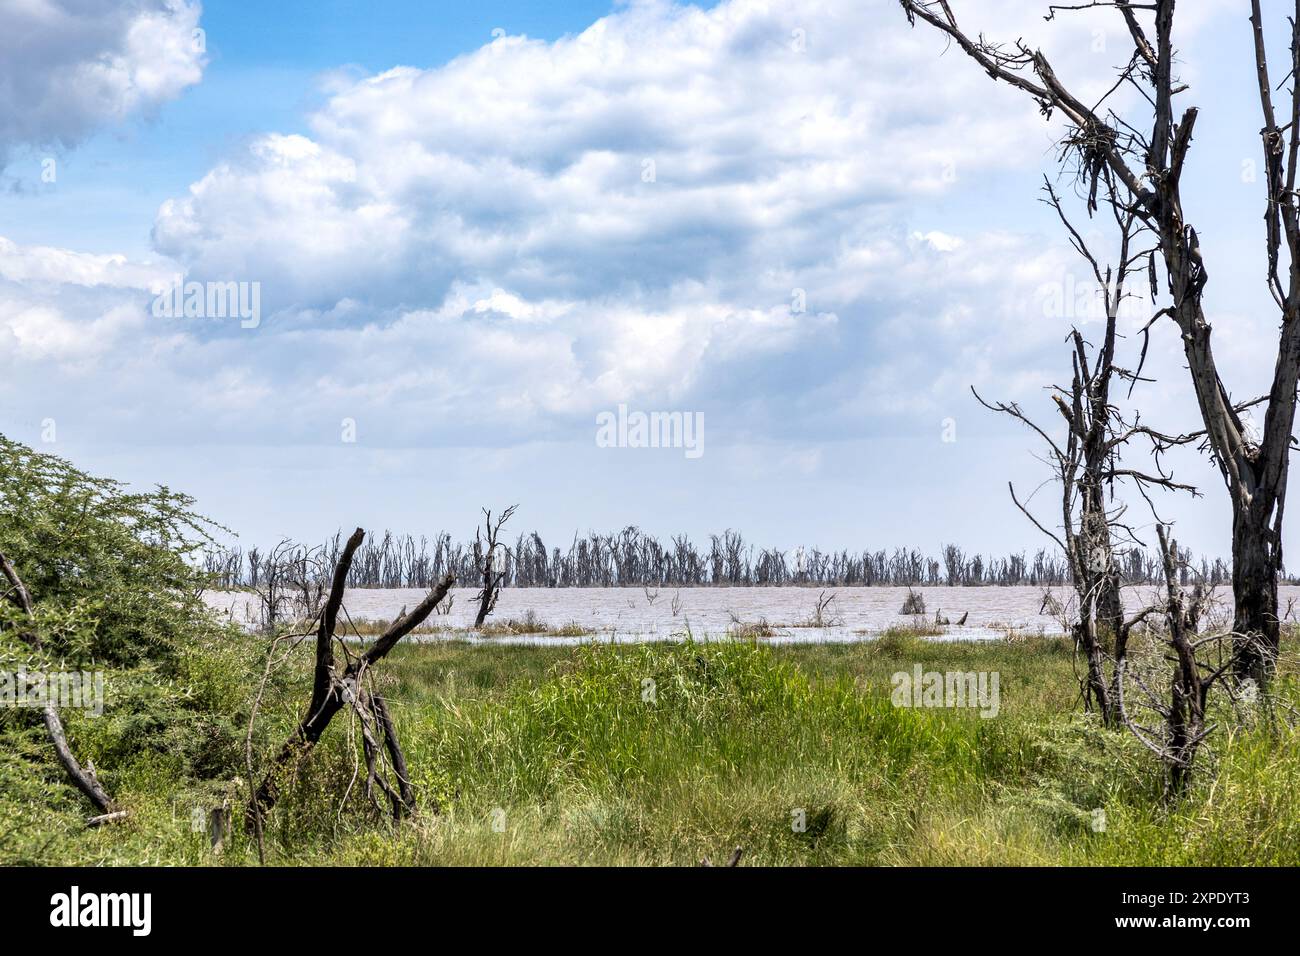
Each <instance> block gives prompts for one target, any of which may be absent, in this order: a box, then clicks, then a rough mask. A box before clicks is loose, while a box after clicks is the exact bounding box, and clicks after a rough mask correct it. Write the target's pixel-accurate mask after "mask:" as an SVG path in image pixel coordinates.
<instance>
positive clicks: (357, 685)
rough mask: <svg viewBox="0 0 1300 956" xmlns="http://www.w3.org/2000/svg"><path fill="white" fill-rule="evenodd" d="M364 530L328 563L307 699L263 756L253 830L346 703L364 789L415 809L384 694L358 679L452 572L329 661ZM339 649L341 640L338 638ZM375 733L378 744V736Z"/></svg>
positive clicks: (402, 809) (418, 620) (405, 809)
mask: <svg viewBox="0 0 1300 956" xmlns="http://www.w3.org/2000/svg"><path fill="white" fill-rule="evenodd" d="M364 538H365V532H364V531H362V529H360V528H358V529H357V530H356V531H355V532H353V534H352V537H350V538H349V539H348V541H347V544H346V545H345V546H344V548H343V552H342V553H341V554H340V556H339V559H338V563H337V564H336V565H335V568H334V577H333V580H332V581H331V584H330V591H329V596H328V597H327V598H326V600H325V604H324V605H323V607H322V608H321V611H320V618H319V624H318V627H317V629H316V667H315V671H314V673H313V679H312V693H311V700H310V702H309V703H308V705H307V712H306V714H305V715H304V717H303V719H302V721H301V723H299V725H298V729H297V730H296V731H295V732H294V734H293V736H292V737H290V738H289V739H288V740H287V741H286V742H285V743H284V745H283V746H282V747H281V748H280V750H279V751H278V752H277V753H276V755H275V757H274V758H273V759H272V761H271V766H270V768H269V769H268V770H267V772H266V774H265V775H264V776H263V778H262V783H261V785H260V786H259V787H258V789H257V791H256V792H255V793H254V795H253V798H252V799H251V800H250V801H249V804H248V809H247V811H246V817H247V819H248V821H249V824H250V829H256V830H257V831H258V832H260V831H261V822H262V820H263V818H264V817H265V816H266V813H267V812H268V811H269V810H270V809H271V808H272V807H274V806H275V803H276V801H277V800H278V799H279V796H280V790H281V786H282V785H283V782H284V781H285V779H286V778H287V777H288V776H289V775H291V774H292V773H293V772H294V770H295V769H296V768H297V767H298V766H299V765H300V764H301V763H302V761H303V760H304V759H305V758H306V757H307V755H308V754H310V752H311V750H312V748H314V747H315V746H316V744H317V742H319V740H320V738H321V735H322V734H323V733H324V732H325V728H326V727H328V726H329V723H330V721H331V720H333V718H334V715H335V714H337V713H338V712H339V711H340V710H342V709H343V708H344V707H351V708H352V710H353V711H354V712H355V713H356V715H357V716H358V717H359V718H360V724H361V737H362V743H363V746H364V750H365V758H366V770H367V777H366V792H367V795H370V794H371V792H372V789H373V788H374V787H378V789H379V790H381V791H382V792H383V793H384V795H385V796H386V797H387V798H388V800H389V802H390V804H391V807H392V814H393V818H394V819H401V817H402V816H403V815H405V814H411V813H414V812H415V808H416V807H415V793H414V790H413V789H412V787H411V782H410V776H409V774H408V772H407V768H406V756H405V754H404V753H403V751H402V747H401V743H400V742H399V741H398V738H397V732H396V729H395V728H394V726H393V721H392V717H391V716H390V714H389V711H388V706H387V703H386V701H385V700H384V698H383V697H382V696H380V695H379V694H376V693H373V692H372V691H371V690H370V689H369V687H368V685H367V682H366V679H367V677H368V675H369V672H370V670H371V669H372V668H373V667H374V666H375V665H376V664H378V663H379V662H380V661H381V660H383V659H384V657H386V656H387V655H388V653H389V651H391V650H392V649H393V648H394V647H395V646H397V643H398V641H400V640H401V639H402V638H404V637H405V636H406V635H407V634H409V633H411V631H413V630H415V628H417V627H418V626H419V625H420V624H422V623H423V622H424V620H425V619H426V618H427V617H428V616H429V615H430V614H432V613H433V609H434V608H435V607H436V606H437V605H438V603H439V602H440V601H442V599H443V598H444V597H445V596H446V594H447V592H448V591H449V590H451V586H452V584H454V583H455V578H454V577H453V576H452V575H451V574H448V575H446V576H445V577H444V578H443V579H442V580H441V581H440V582H439V583H438V585H437V587H435V588H434V589H433V590H432V591H430V592H429V593H428V594H427V595H426V596H425V597H424V599H423V600H422V601H421V602H420V603H419V604H418V605H416V607H415V609H414V610H412V611H411V612H410V613H409V614H408V613H406V610H405V608H403V610H402V613H401V614H399V615H398V616H397V619H396V620H395V621H393V623H392V624H390V625H389V626H388V629H387V630H386V631H384V633H383V634H382V635H381V636H380V637H379V638H378V639H377V640H376V641H375V642H374V643H373V644H371V645H370V646H369V647H368V648H366V649H365V651H363V652H362V653H361V654H359V655H356V656H355V657H354V656H352V655H351V654H347V664H346V665H345V666H343V667H342V668H339V667H336V666H335V660H334V645H335V642H336V641H338V640H339V638H338V635H337V633H336V631H337V627H338V616H339V610H340V608H341V607H342V605H343V592H344V589H345V588H346V587H347V581H348V573H349V572H350V571H351V568H352V559H353V557H354V556H355V554H356V551H357V548H359V547H360V546H361V542H362V540H363V539H364ZM344 651H345V653H346V646H344ZM381 741H382V744H381ZM385 759H386V760H387V761H388V762H389V763H390V764H391V768H392V771H393V775H394V777H395V779H396V785H395V786H394V785H393V784H392V783H390V782H389V780H388V779H387V775H386V774H385V773H383V772H381V770H380V767H379V764H380V762H381V761H384V760H385Z"/></svg>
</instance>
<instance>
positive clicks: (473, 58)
mask: <svg viewBox="0 0 1300 956" xmlns="http://www.w3.org/2000/svg"><path fill="white" fill-rule="evenodd" d="M978 7H979V8H978V9H977V10H974V11H972V12H971V14H970V16H971V17H972V19H973V20H974V19H978V20H979V22H980V23H983V24H986V25H987V27H988V29H989V31H990V33H991V34H996V35H1001V36H1007V37H1013V38H1014V37H1016V36H1025V37H1028V38H1030V39H1031V41H1032V40H1036V39H1038V38H1040V37H1041V39H1042V41H1043V42H1044V44H1045V45H1047V46H1048V49H1049V50H1050V51H1051V52H1052V55H1053V57H1054V60H1055V62H1056V64H1057V66H1058V69H1060V70H1061V71H1062V72H1064V73H1069V74H1081V75H1089V74H1090V75H1094V76H1100V75H1104V72H1105V71H1104V70H1103V71H1099V70H1097V69H1096V64H1097V62H1098V60H1097V57H1098V53H1097V52H1096V50H1095V44H1094V43H1093V33H1092V26H1091V23H1092V20H1091V18H1090V17H1089V16H1084V17H1080V18H1071V19H1070V20H1069V21H1068V22H1067V23H1066V24H1064V25H1059V24H1058V25H1056V26H1054V27H1053V28H1052V29H1051V30H1045V29H1044V25H1043V23H1042V21H1041V17H1039V16H1037V15H1035V14H1031V13H1030V12H1028V11H1025V10H1024V9H1023V4H1020V3H1016V2H1012V0H987V2H984V3H982V4H979V5H978ZM173 9H174V15H176V16H179V15H180V14H179V12H175V11H179V10H181V9H182V8H173ZM183 9H185V10H188V9H190V8H188V7H186V8H183ZM1097 13H1104V12H1102V11H1097ZM942 50H943V44H942V42H941V41H940V39H939V38H937V37H935V36H934V35H933V33H931V32H927V31H921V30H917V31H912V30H909V29H908V27H907V25H906V21H905V19H904V17H903V16H902V14H901V12H900V11H899V10H898V9H897V7H896V5H895V4H893V3H872V4H862V3H859V2H855V0H800V2H794V3H788V4H780V5H774V4H768V3H763V2H759V0H730V2H725V3H721V4H719V5H718V6H716V7H714V8H713V9H710V10H701V9H698V8H695V7H684V6H677V5H672V4H668V3H661V2H637V3H633V4H632V5H630V6H629V7H626V8H623V9H620V10H619V11H618V12H616V13H614V14H612V15H610V16H608V17H605V18H603V19H601V20H600V21H598V22H596V23H595V24H593V25H592V26H591V27H589V28H588V29H587V30H585V31H583V32H582V33H580V34H577V35H575V36H571V37H565V38H562V39H560V40H557V41H554V42H544V41H539V40H533V39H528V38H525V37H511V36H506V37H501V38H499V39H497V40H495V41H494V42H492V43H491V44H489V45H487V46H485V47H483V48H481V49H478V50H476V51H473V52H470V53H468V54H466V55H464V56H461V57H459V58H457V59H455V60H453V61H451V62H450V63H448V64H445V65H443V66H439V67H432V68H428V69H416V68H411V67H400V68H395V69H392V70H388V71H386V72H382V73H380V74H377V75H374V76H366V77H362V78H359V79H358V78H355V77H352V78H348V77H342V76H340V77H335V78H333V79H332V80H331V84H332V85H331V93H330V95H329V97H328V99H327V101H326V102H325V104H324V106H323V107H322V108H321V109H320V110H319V111H318V112H317V113H316V114H315V115H314V116H312V117H311V118H310V122H309V124H308V129H309V135H284V134H280V133H268V134H266V135H264V136H262V137H259V138H257V139H255V140H254V141H252V142H251V144H250V145H249V146H248V148H247V150H245V151H243V152H242V153H239V154H237V155H233V156H231V157H230V158H229V159H227V160H226V161H224V162H222V163H220V164H218V165H217V166H216V167H215V168H213V169H212V170H211V171H210V172H209V173H208V174H207V175H205V176H204V177H202V178H201V179H200V180H199V181H197V182H195V183H194V184H193V185H192V186H191V187H190V189H189V190H188V192H187V193H186V194H185V195H182V196H177V197H175V198H174V199H172V200H170V201H168V202H166V203H165V204H164V205H163V206H162V208H161V209H160V210H159V212H158V215H157V217H156V220H155V223H154V231H153V236H154V242H155V246H156V248H157V250H158V251H159V253H161V254H163V255H164V256H166V257H168V258H169V259H171V260H174V261H175V262H177V263H179V265H178V266H177V268H178V269H179V268H183V269H184V270H185V271H186V272H187V274H188V277H189V278H190V279H192V280H196V281H204V280H208V281H231V280H235V281H249V282H260V283H261V295H262V303H263V308H264V311H265V312H266V313H267V318H266V319H265V320H264V321H263V322H262V324H261V325H260V327H259V328H258V329H256V330H255V331H248V330H241V329H239V328H238V325H237V324H234V323H225V324H222V323H220V322H212V321H207V320H194V321H191V320H162V319H154V318H152V317H148V318H147V319H144V320H141V321H140V322H133V321H126V320H125V318H124V316H125V315H126V314H129V310H132V309H134V310H135V311H136V312H138V313H139V315H141V316H146V315H147V312H148V304H149V295H148V292H147V289H148V288H149V285H150V284H151V282H153V281H155V279H156V277H157V273H158V272H159V271H162V272H164V273H165V272H167V270H166V269H162V268H161V267H158V266H155V265H152V264H147V263H128V262H125V261H119V260H117V259H114V258H113V257H98V258H96V257H85V256H78V255H76V254H74V253H70V252H66V251H63V252H60V251H58V250H33V249H24V248H19V247H16V246H12V245H10V246H7V247H6V246H4V245H2V244H0V279H4V280H7V284H3V285H0V341H3V339H4V337H5V336H6V335H7V336H8V337H9V341H10V342H15V343H18V347H19V348H20V349H21V350H22V352H23V354H24V355H25V356H27V357H28V358H29V359H30V358H35V357H40V359H41V360H42V361H45V362H48V363H54V364H56V365H58V371H57V373H56V374H57V375H58V376H64V375H73V374H76V375H82V376H85V375H90V374H94V372H93V371H92V370H94V369H98V370H99V374H100V375H101V376H102V381H103V386H102V387H103V396H104V397H103V399H102V400H101V401H99V402H97V403H95V406H94V407H93V408H92V409H89V410H88V411H86V412H85V414H89V415H94V416H102V417H103V418H104V419H105V420H106V424H107V420H109V419H111V418H112V416H113V415H115V414H129V415H132V416H134V415H138V414H139V411H138V409H139V408H140V407H144V408H148V409H151V410H152V412H153V414H155V415H157V416H158V417H160V418H162V419H163V420H164V421H162V422H161V423H160V424H159V425H157V426H156V428H161V429H168V428H171V429H174V431H175V434H176V435H178V436H180V435H184V434H186V430H187V429H189V430H190V431H192V430H193V428H194V426H195V422H194V420H193V419H192V417H188V416H192V415H195V414H202V415H203V416H204V417H203V419H202V427H203V429H204V431H203V433H204V434H206V435H209V436H213V437H220V436H222V435H235V434H238V436H239V437H240V438H241V439H245V440H246V439H248V438H249V437H250V435H251V436H258V437H259V438H260V439H262V440H265V441H268V442H282V441H303V442H308V441H312V440H317V441H318V440H321V439H325V440H329V439H330V438H331V437H332V436H333V435H334V433H335V431H336V429H337V426H338V421H339V418H340V416H350V417H356V418H357V419H359V420H362V421H364V422H366V429H367V434H368V435H369V436H370V437H371V438H372V439H374V440H376V441H381V442H382V441H387V442H391V443H398V442H403V441H409V442H422V443H434V444H439V443H441V444H451V443H461V444H469V443H474V442H498V443H511V442H515V443H518V442H523V441H528V440H531V439H535V438H539V437H540V438H555V439H563V440H574V439H577V438H581V437H583V436H585V435H586V433H587V432H588V431H589V430H590V423H591V422H592V420H593V418H592V416H593V414H594V412H596V411H598V410H601V409H607V408H610V407H612V406H613V405H615V404H616V403H619V402H629V403H633V404H638V405H641V406H643V407H651V408H686V409H704V410H707V411H708V412H709V413H710V416H711V417H710V419H709V420H710V422H715V423H718V424H719V426H721V427H723V428H725V429H727V430H728V432H729V433H730V434H731V435H732V436H733V437H734V438H735V439H736V440H738V441H739V440H760V441H761V440H763V439H767V438H787V439H788V438H792V437H793V438H798V439H800V440H804V441H809V440H827V439H830V438H837V437H844V436H851V435H861V434H864V433H866V431H867V430H868V429H870V428H871V427H872V426H873V424H874V423H878V422H879V420H880V419H881V418H882V417H883V418H892V419H895V420H908V421H915V420H918V419H919V420H925V421H927V422H929V421H931V420H937V418H938V417H939V416H942V415H944V414H948V413H949V411H950V409H951V408H952V407H953V404H954V402H956V401H958V400H961V401H969V399H968V398H966V397H965V396H964V393H965V390H966V387H967V385H968V384H969V383H971V382H975V383H977V384H980V383H985V382H996V383H997V384H998V385H999V386H1002V387H1001V388H1000V389H999V392H998V394H999V395H1000V396H1006V397H1017V395H1019V394H1023V393H1024V392H1026V391H1029V390H1031V389H1035V388H1038V387H1040V386H1041V385H1042V384H1043V382H1044V381H1046V380H1048V379H1049V378H1050V377H1051V376H1050V375H1049V373H1048V372H1046V371H1043V372H1041V374H1039V370H1041V369H1045V368H1046V367H1047V364H1046V363H1047V361H1048V360H1047V358H1046V357H1045V356H1046V350H1047V349H1049V348H1051V347H1054V346H1055V345H1056V344H1057V343H1058V342H1059V339H1060V332H1061V329H1060V326H1059V323H1054V322H1052V321H1050V320H1051V318H1052V316H1050V315H1048V314H1047V313H1046V312H1045V305H1044V296H1045V294H1046V293H1045V292H1044V289H1045V288H1047V289H1048V290H1049V291H1050V288H1051V286H1052V284H1053V283H1056V284H1057V285H1059V284H1060V283H1061V277H1062V276H1063V275H1064V274H1066V272H1067V271H1068V270H1069V269H1070V266H1069V265H1068V263H1067V260H1068V254H1067V253H1065V252H1063V251H1062V250H1061V249H1060V247H1059V246H1052V245H1048V244H1045V243H1044V242H1043V241H1042V239H1041V238H1039V237H1035V236H1024V235H1012V234H1009V233H1006V232H994V231H989V230H986V229H981V228H971V227H969V226H967V227H962V226H960V225H951V224H948V223H945V222H944V221H942V219H938V218H936V219H935V221H931V222H914V221H912V219H913V218H914V217H915V215H916V214H915V208H916V206H917V204H918V203H920V202H922V201H928V200H932V199H936V198H937V197H942V196H944V195H947V194H950V193H953V192H954V191H959V190H965V191H969V190H971V189H978V188H979V183H980V180H981V177H982V176H984V175H986V174H989V173H992V172H995V171H998V170H1002V169H1005V168H1006V167H1007V166H1008V164H1012V165H1015V164H1021V165H1023V166H1025V167H1033V166H1036V165H1037V164H1039V163H1040V162H1041V161H1042V160H1043V157H1044V155H1045V150H1046V148H1047V146H1048V144H1050V142H1051V138H1052V135H1053V129H1052V128H1051V127H1050V126H1049V125H1047V124H1045V123H1044V122H1043V121H1042V118H1041V117H1039V116H1037V115H1036V113H1035V111H1034V110H1033V108H1032V106H1029V107H1026V104H1024V103H1023V101H1022V99H1021V98H1019V97H1017V96H1016V95H1015V94H1014V93H1011V92H1009V91H1007V90H1005V89H1004V88H1001V87H993V86H991V85H990V84H989V83H988V80H987V77H984V76H982V75H981V74H980V73H979V71H978V70H977V69H974V68H965V67H969V64H960V66H954V65H952V64H941V63H940V62H939V54H940V53H941V52H942ZM1103 58H1104V57H1103ZM1096 92H1097V93H1098V94H1099V93H1100V92H1102V90H1101V89H1098V90H1097V91H1096ZM59 275H61V276H63V278H64V280H65V281H64V282H63V283H62V284H58V283H56V284H55V286H54V287H48V283H49V282H50V281H52V280H53V278H54V277H56V276H59ZM42 282H45V283H47V287H46V288H44V289H43V290H38V289H37V286H38V285H39V284H40V283H42ZM122 309H126V310H128V312H122V311H120V310H122ZM69 322H72V323H77V322H80V323H82V324H83V325H84V327H85V329H86V330H87V333H88V334H89V335H90V336H91V337H92V338H93V339H94V341H95V342H96V343H97V344H96V345H95V346H94V347H88V346H78V345H76V344H75V343H74V342H73V339H74V338H75V337H74V336H69V335H68V334H67V323H69ZM1012 370H1014V371H1015V376H1014V377H1013V376H1012V374H1011V373H1012ZM28 374H32V375H36V374H38V373H37V372H30V373H28ZM45 381H46V386H45V387H46V388H47V389H48V388H49V387H50V385H51V384H52V382H51V380H50V379H48V378H47V379H46V380H45ZM0 388H3V386H0ZM1008 392H1010V393H1011V394H1008ZM128 407H129V408H130V409H131V411H130V412H126V411H123V410H124V409H127V408H128ZM178 409H186V410H187V411H186V412H185V413H184V414H182V413H180V412H178V411H176V410H178ZM155 437H157V436H156V435H155ZM719 437H720V438H721V436H719Z"/></svg>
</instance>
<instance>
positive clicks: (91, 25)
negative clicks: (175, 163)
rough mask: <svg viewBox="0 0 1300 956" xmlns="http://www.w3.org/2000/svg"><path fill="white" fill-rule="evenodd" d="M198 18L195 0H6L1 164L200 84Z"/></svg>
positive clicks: (1, 15)
mask: <svg viewBox="0 0 1300 956" xmlns="http://www.w3.org/2000/svg"><path fill="white" fill-rule="evenodd" d="M199 14H200V6H199V4H198V3H197V2H191V0H81V2H78V3H76V4H67V3H61V2H55V0H0V23H3V25H4V27H3V29H2V30H0V167H2V166H3V164H4V161H5V159H6V157H7V155H8V154H9V153H10V152H11V151H12V150H13V149H14V148H15V147H17V146H20V145H31V146H37V147H47V146H55V145H58V146H63V147H70V146H73V145H75V144H76V143H77V142H78V141H80V140H81V139H83V138H84V137H85V136H87V135H88V134H89V133H91V132H93V131H94V130H95V129H96V128H98V127H100V126H102V125H105V124H108V123H115V122H119V121H121V120H122V119H124V118H126V117H128V116H130V115H132V114H135V113H148V112H149V111H150V110H152V109H154V108H156V107H157V106H158V105H159V104H161V103H163V102H165V101H167V100H169V99H172V98H173V97H175V96H176V95H177V94H179V93H180V92H181V91H182V90H183V89H185V87H187V86H191V85H193V84H195V83H197V82H198V81H199V79H200V78H201V76H202V73H203V65H204V60H205V57H204V53H203V51H202V49H201V47H202V43H201V42H196V38H195V30H197V29H198V24H199ZM200 39H201V38H200Z"/></svg>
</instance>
